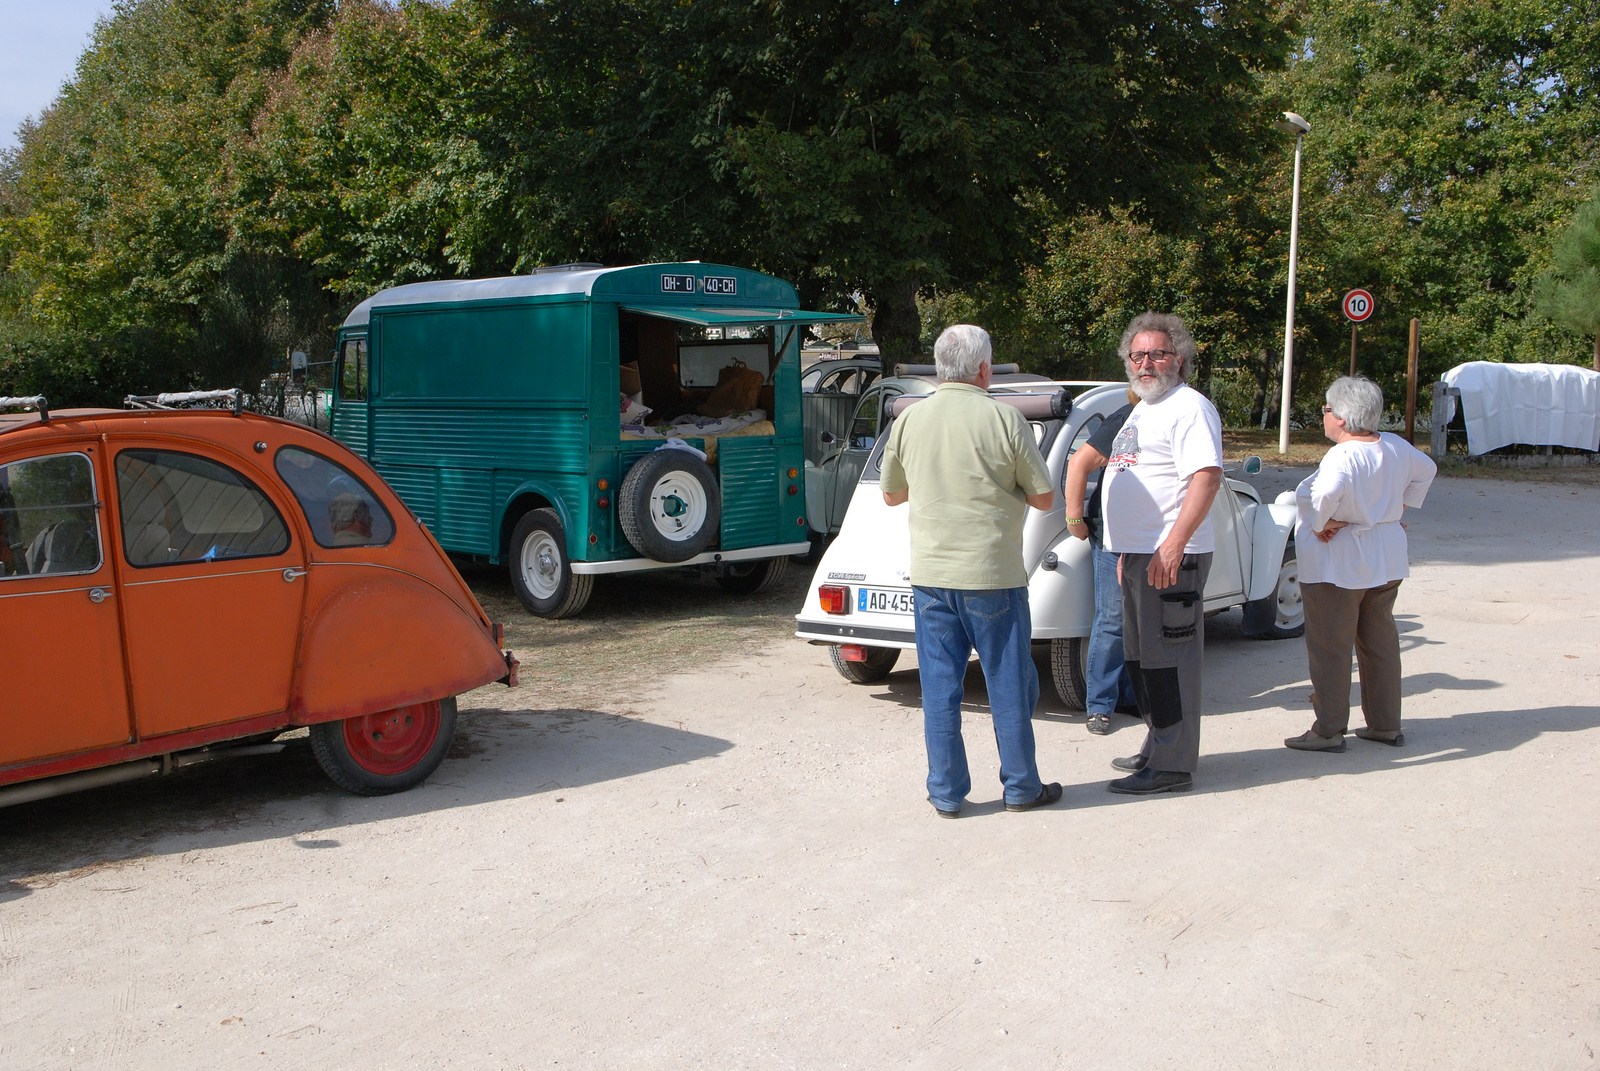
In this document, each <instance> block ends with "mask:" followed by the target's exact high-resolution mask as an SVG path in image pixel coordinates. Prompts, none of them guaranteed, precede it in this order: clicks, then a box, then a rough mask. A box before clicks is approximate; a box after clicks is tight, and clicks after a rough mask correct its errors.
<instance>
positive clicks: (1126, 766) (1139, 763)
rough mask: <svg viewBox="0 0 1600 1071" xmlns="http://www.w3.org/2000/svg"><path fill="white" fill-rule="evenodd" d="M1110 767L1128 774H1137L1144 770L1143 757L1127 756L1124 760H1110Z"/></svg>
mask: <svg viewBox="0 0 1600 1071" xmlns="http://www.w3.org/2000/svg"><path fill="white" fill-rule="evenodd" d="M1111 765H1112V766H1114V767H1116V768H1117V769H1119V770H1127V771H1128V772H1129V773H1138V772H1139V771H1140V770H1142V769H1144V756H1143V755H1129V756H1128V757H1127V758H1125V759H1112V760H1111Z"/></svg>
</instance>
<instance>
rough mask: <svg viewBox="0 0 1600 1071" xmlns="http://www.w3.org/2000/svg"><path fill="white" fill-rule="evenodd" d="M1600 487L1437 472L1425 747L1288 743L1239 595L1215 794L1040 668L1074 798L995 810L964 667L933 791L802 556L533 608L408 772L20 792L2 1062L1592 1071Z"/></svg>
mask: <svg viewBox="0 0 1600 1071" xmlns="http://www.w3.org/2000/svg"><path fill="white" fill-rule="evenodd" d="M1295 475H1296V474H1295V473H1293V472H1281V471H1280V472H1276V473H1274V472H1270V471H1269V473H1268V474H1267V475H1266V476H1265V477H1264V481H1263V486H1264V487H1267V488H1269V489H1276V487H1275V486H1273V481H1274V480H1278V481H1280V482H1281V483H1283V485H1285V486H1286V485H1287V484H1288V483H1291V482H1292V480H1293V477H1294V476H1295ZM1597 506H1600V489H1597V488H1595V487H1594V486H1592V485H1574V484H1562V483H1536V484H1532V483H1530V484H1523V483H1507V482H1503V481H1498V480H1485V479H1471V480H1465V479H1444V480H1441V481H1440V482H1439V483H1438V484H1437V485H1436V486H1435V490H1434V493H1433V497H1432V498H1431V499H1430V502H1429V505H1428V508H1427V509H1426V510H1424V511H1423V512H1422V513H1421V514H1420V515H1418V516H1417V518H1416V520H1415V523H1413V524H1412V526H1411V536H1412V543H1413V562H1414V575H1413V578H1412V579H1411V580H1410V581H1409V582H1408V583H1407V584H1406V586H1405V587H1404V589H1403V590H1402V594H1401V597H1400V604H1399V608H1398V612H1399V615H1400V618H1401V628H1402V642H1403V644H1404V651H1405V659H1406V675H1407V735H1408V737H1409V738H1410V743H1409V746H1407V747H1405V748H1402V749H1391V748H1387V747H1383V746H1380V745H1376V744H1369V743H1367V742H1365V741H1359V740H1352V741H1351V744H1350V749H1349V751H1348V752H1347V753H1345V754H1342V755H1326V754H1303V753H1298V752H1290V751H1288V750H1286V749H1285V748H1283V747H1282V746H1281V743H1280V742H1281V740H1282V738H1283V737H1285V736H1288V735H1292V734H1295V733H1299V732H1301V731H1302V730H1304V729H1305V728H1306V727H1307V726H1308V725H1309V724H1310V713H1309V708H1308V704H1307V697H1306V693H1307V691H1308V685H1307V682H1306V676H1305V663H1304V648H1303V645H1302V644H1301V643H1299V642H1298V641H1288V642H1283V643H1255V642H1250V641H1247V640H1244V639H1242V638H1241V637H1240V636H1239V633H1238V623H1237V615H1224V616H1222V617H1219V618H1217V619H1215V620H1213V621H1212V622H1211V625H1210V628H1209V630H1208V636H1207V643H1208V648H1207V657H1208V674H1207V710H1208V714H1209V716H1208V717H1207V719H1206V723H1205V735H1204V738H1203V740H1202V755H1203V758H1202V765H1201V770H1200V773H1199V774H1198V776H1197V778H1196V782H1197V784H1196V790H1195V791H1194V792H1193V793H1191V794H1189V795H1187V796H1174V797H1169V798H1152V799H1137V798H1124V797H1117V796H1113V795H1111V794H1109V793H1107V792H1106V791H1105V790H1104V783H1105V781H1106V780H1108V779H1109V778H1110V777H1112V776H1114V771H1112V770H1111V769H1110V767H1109V766H1108V762H1109V760H1110V759H1111V758H1112V757H1113V756H1116V755H1122V754H1127V753H1130V752H1132V751H1133V750H1135V749H1136V747H1137V742H1138V735H1137V734H1138V731H1139V730H1138V729H1136V728H1135V727H1134V726H1133V723H1132V722H1131V721H1130V720H1128V719H1119V720H1118V723H1117V724H1118V731H1117V732H1115V733H1114V734H1113V735H1111V736H1110V737H1108V738H1098V737H1091V736H1089V735H1088V734H1087V732H1086V731H1085V730H1084V726H1083V720H1082V717H1081V715H1074V716H1069V715H1067V714H1066V713H1065V712H1064V711H1063V710H1062V708H1061V706H1060V704H1059V702H1058V701H1057V700H1056V699H1055V697H1054V695H1053V693H1052V692H1051V691H1050V689H1049V688H1048V687H1046V689H1045V693H1046V699H1045V701H1044V702H1043V703H1042V705H1041V710H1040V713H1039V716H1038V724H1037V729H1038V739H1039V753H1040V762H1041V767H1042V771H1043V772H1044V774H1045V776H1046V777H1047V778H1050V779H1054V780H1060V781H1062V782H1063V783H1064V784H1065V785H1066V798H1065V800H1064V801H1063V804H1062V805H1060V806H1058V807H1056V808H1054V809H1051V810H1047V811H1039V812H1033V813H1029V814H1020V815H1019V814H1007V813H1005V812H1004V811H1003V809H1002V808H1001V807H1000V804H999V784H998V781H997V780H996V778H995V776H994V772H993V771H994V768H995V762H996V760H995V755H994V745H993V740H992V737H991V736H990V735H989V733H988V731H987V726H986V724H985V717H984V706H983V695H982V688H981V683H980V681H978V680H977V679H974V680H972V681H971V682H970V683H971V687H970V691H969V698H970V699H971V702H972V706H971V711H972V714H971V717H970V720H969V729H968V734H967V740H968V746H969V749H970V751H971V753H972V761H973V768H974V779H975V781H976V784H977V787H976V788H975V790H974V792H973V795H972V806H969V808H968V809H967V811H966V813H965V814H964V816H963V818H962V819H961V820H959V821H956V822H947V821H941V820H938V819H937V818H935V817H934V816H933V813H932V811H931V809H930V808H929V807H928V805H927V804H926V803H925V802H924V801H923V798H922V791H921V782H922V777H923V772H924V759H923V753H922V744H921V732H920V729H921V718H920V713H919V711H918V708H917V702H918V691H917V682H916V674H915V669H914V665H913V664H912V661H911V659H910V658H909V657H908V658H907V659H905V660H903V661H902V664H901V667H900V668H899V669H898V670H897V671H896V672H895V673H894V674H893V675H891V677H890V678H889V679H888V680H887V681H886V682H884V683H883V684H881V685H871V686H855V685H849V684H847V683H846V682H844V681H843V680H842V679H840V678H839V677H838V676H837V675H836V674H835V673H833V671H832V670H831V669H830V668H829V667H828V663H827V659H826V656H825V655H824V653H823V652H822V651H821V650H820V649H817V648H812V647H808V646H806V645H804V644H802V643H800V642H799V641H797V640H793V639H792V638H790V637H789V632H788V622H787V621H786V620H785V619H784V615H786V614H790V613H792V612H793V609H794V608H795V606H797V605H798V601H799V599H798V593H799V591H800V590H802V588H803V586H804V577H799V576H797V577H795V578H793V580H792V582H791V583H789V584H786V585H785V587H784V590H783V591H781V592H779V593H777V595H775V596H774V597H773V600H771V601H763V600H758V601H757V603H756V604H755V605H753V606H751V607H748V608H746V609H747V610H749V614H748V616H745V617H736V619H735V624H734V626H733V627H732V628H731V629H729V630H727V631H725V632H723V633H719V634H715V635H707V632H708V630H710V629H711V628H712V625H713V624H714V623H715V622H717V621H718V620H719V613H718V610H717V605H718V603H725V600H726V599H727V596H725V595H722V594H721V593H720V592H716V591H715V590H714V589H711V588H709V587H708V586H704V585H699V586H697V585H691V584H681V585H678V586H677V587H676V588H668V589H667V590H670V591H676V592H677V593H678V594H679V595H680V596H681V601H684V602H687V603H689V604H691V605H690V606H689V609H688V612H687V613H686V614H685V615H684V616H676V615H666V617H665V620H664V622H662V621H658V624H662V626H663V630H664V631H658V632H657V633H656V637H657V638H656V639H655V640H654V641H652V640H651V639H650V631H649V629H648V628H647V627H646V626H647V625H648V624H649V619H650V618H652V617H659V616H660V615H655V614H650V613H646V612H645V611H642V610H639V609H638V608H637V607H638V606H640V605H648V604H647V603H643V602H640V601H638V599H639V596H638V595H637V594H636V595H634V596H625V595H623V594H620V593H619V594H617V595H616V596H615V598H614V599H612V600H611V601H602V602H601V603H600V604H597V606H596V608H595V609H596V616H595V617H594V618H593V619H592V620H591V621H590V623H589V624H588V625H582V626H580V625H576V624H574V625H573V626H572V627H570V628H561V629H546V630H544V631H543V633H542V634H541V633H540V631H539V630H537V629H534V630H525V634H526V635H527V636H528V637H529V638H533V637H534V636H535V635H537V636H538V638H539V639H540V640H541V641H542V643H541V646H540V648H532V649H530V648H524V649H523V650H521V651H520V652H519V653H521V654H522V656H523V660H524V666H525V667H528V668H529V669H530V672H529V674H528V679H529V680H530V682H531V683H530V684H529V685H528V686H526V687H524V688H523V689H521V690H520V691H518V692H506V691H505V690H504V689H500V690H498V691H497V690H493V689H486V690H483V691H481V692H478V693H475V694H474V695H473V696H472V697H470V705H471V707H472V709H471V711H470V712H468V713H466V714H464V716H463V727H464V731H463V733H462V737H461V744H460V746H459V747H458V749H457V752H456V755H455V757H454V758H453V759H452V760H451V761H450V762H448V763H447V764H446V765H445V766H444V768H443V769H442V770H441V771H440V772H439V774H438V775H436V776H435V778H434V779H433V781H431V782H430V783H429V784H428V785H426V786H424V787H423V788H421V789H419V790H417V791H414V792H411V793H408V794H406V795H402V796H398V797H389V798H386V799H378V800H367V799H358V798H352V797H348V796H344V795H341V794H339V793H338V792H337V791H336V790H334V789H332V788H331V787H329V786H328V785H327V784H326V783H325V782H324V781H323V780H322V778H321V776H320V774H319V773H318V771H317V770H316V767H315V763H314V762H313V760H312V759H311V757H310V755H309V753H308V751H307V750H306V749H305V748H303V747H292V748H291V749H290V750H289V751H288V752H287V753H285V754H284V755H281V756H278V757H275V758H270V759H260V760H253V761H249V762H237V763H233V764H229V765H226V766H216V767H212V768H209V769H208V768H199V769H197V770H195V771H194V772H193V773H192V775H185V776H182V777H178V778H172V779H168V780H166V781H163V782H156V783H149V784H139V785H130V786H122V787H119V788H114V789H108V790H103V791H100V792H95V793H87V794H83V795H79V796H76V797H70V798H66V799H61V800H53V801H46V802H43V803H38V804H32V805H27V806H23V807H17V808H12V809H9V810H4V811H0V1063H3V1064H4V1065H5V1066H8V1067H16V1068H28V1069H53V1068H72V1069H81V1068H108V1069H119V1071H121V1069H139V1068H152V1069H154V1068H162V1069H167V1071H170V1069H173V1068H196V1069H198V1068H207V1069H209V1068H215V1067H239V1068H274V1069H276V1068H282V1067H290V1066H299V1067H315V1068H319V1069H342V1068H416V1067H460V1068H565V1069H572V1068H579V1069H588V1068H593V1069H609V1068H618V1067H634V1068H718V1069H737V1068H761V1069H766V1068H838V1067H860V1068H873V1069H876V1068H884V1067H912V1068H929V1069H945V1068H951V1069H953V1068H982V1069H994V1068H1018V1069H1023V1068H1027V1069H1033V1068H1046V1067H1047V1068H1094V1069H1105V1068H1110V1069H1116V1068H1140V1069H1150V1068H1162V1069H1165V1068H1173V1069H1178V1068H1183V1069H1194V1068H1227V1069H1276V1068H1287V1067H1295V1068H1338V1069H1341V1071H1342V1069H1350V1068H1385V1069H1389V1068H1407V1069H1412V1071H1417V1069H1431V1068H1437V1069H1446V1068H1449V1069H1460V1068H1482V1069H1486V1071H1487V1069H1494V1071H1502V1069H1504V1068H1535V1067H1537V1068H1563V1069H1573V1068H1586V1067H1595V1066H1597V1065H1600V1060H1597V1057H1596V1054H1595V1050H1596V1048H1597V1047H1600V870H1597V868H1600V863H1597V862H1596V860H1600V802H1597V794H1596V793H1595V792H1594V791H1593V790H1592V784H1591V783H1592V781H1593V779H1594V775H1595V774H1596V772H1597V767H1600V760H1597V754H1600V708H1597V703H1600V653H1597V652H1600V608H1597V597H1600V544H1597V543H1596V537H1595V535H1594V528H1595V525H1594V519H1595V517H1596V516H1600V509H1597ZM801 572H804V570H801ZM484 584H485V586H486V587H488V588H491V589H492V584H491V583H490V582H489V581H488V580H487V579H486V580H485V581H484ZM695 592H703V593H702V594H695ZM659 593H660V592H659V591H657V592H656V593H655V594H659ZM488 595H489V597H491V598H493V597H495V596H494V592H493V591H492V590H490V591H489V593H488ZM702 599H703V602H699V601H697V600H702ZM726 609H727V607H726V605H724V606H723V610H726ZM686 619H687V621H688V623H684V622H685V620H686ZM613 643H615V644H624V645H626V644H632V645H633V649H632V653H631V654H628V655H626V656H623V657H619V656H617V655H616V654H615V653H614V652H612V651H611V649H610V648H611V646H612V644H613ZM586 664H587V665H591V666H594V667H597V668H596V670H595V672H592V673H589V674H584V673H583V672H582V667H583V666H584V665H586ZM541 682H542V683H541Z"/></svg>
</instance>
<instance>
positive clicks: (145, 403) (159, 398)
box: [122, 387, 244, 416]
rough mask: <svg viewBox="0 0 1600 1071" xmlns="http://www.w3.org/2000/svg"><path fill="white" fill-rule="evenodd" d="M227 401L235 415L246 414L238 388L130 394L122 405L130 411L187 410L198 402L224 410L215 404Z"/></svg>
mask: <svg viewBox="0 0 1600 1071" xmlns="http://www.w3.org/2000/svg"><path fill="white" fill-rule="evenodd" d="M221 401H226V402H228V403H229V404H230V408H232V409H233V415H234V416H238V415H240V414H241V413H243V412H244V391H242V390H240V389H239V388H237V387H232V388H230V389H228V390H190V391H179V392H176V393H171V394H130V395H128V396H127V397H126V398H124V399H122V404H123V405H125V406H127V407H128V408H129V409H186V408H188V407H189V406H191V405H193V404H195V403H197V402H206V403H212V404H208V405H207V406H206V408H209V409H219V408H222V407H221V406H218V405H216V404H214V403H216V402H221Z"/></svg>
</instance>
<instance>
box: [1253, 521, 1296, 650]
mask: <svg viewBox="0 0 1600 1071" xmlns="http://www.w3.org/2000/svg"><path fill="white" fill-rule="evenodd" d="M1240 631H1242V632H1243V633H1244V634H1245V636H1246V637H1248V638H1249V639H1252V640H1290V639H1293V638H1294V637H1296V636H1302V635H1304V634H1305V631H1306V607H1305V603H1304V602H1302V601H1301V597H1300V566H1299V563H1297V562H1296V561H1295V557H1294V540H1292V539H1291V540H1290V541H1289V545H1288V546H1287V547H1284V548H1283V564H1282V565H1281V566H1279V567H1278V582H1277V583H1276V584H1274V585H1273V586H1272V593H1271V594H1270V595H1268V596H1267V597H1266V598H1264V599H1257V600H1255V601H1254V602H1247V603H1245V604H1244V623H1243V625H1242V627H1241V629H1240Z"/></svg>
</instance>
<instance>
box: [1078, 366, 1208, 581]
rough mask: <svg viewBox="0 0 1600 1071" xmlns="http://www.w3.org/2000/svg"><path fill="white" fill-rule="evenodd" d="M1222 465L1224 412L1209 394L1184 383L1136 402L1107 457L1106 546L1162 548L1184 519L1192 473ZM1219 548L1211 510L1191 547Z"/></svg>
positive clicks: (1195, 550)
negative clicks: (1181, 513) (1181, 512)
mask: <svg viewBox="0 0 1600 1071" xmlns="http://www.w3.org/2000/svg"><path fill="white" fill-rule="evenodd" d="M1221 467H1222V418H1221V417H1219V416H1218V415H1217V408H1216V406H1214V405H1212V404H1211V400H1210V399H1209V398H1207V397H1206V396H1205V395H1203V394H1201V393H1200V392H1199V391H1197V390H1195V389H1194V388H1193V387H1191V386H1189V385H1188V384H1187V383H1180V384H1179V385H1178V386H1176V387H1174V388H1173V389H1172V390H1171V391H1169V392H1167V393H1166V394H1165V395H1163V396H1162V397H1161V398H1159V399H1158V400H1156V401H1154V402H1150V401H1142V402H1140V403H1139V404H1138V405H1136V406H1134V407H1133V412H1131V413H1129V414H1128V419H1127V421H1126V422H1125V423H1124V424H1123V425H1122V430H1121V431H1120V432H1118V433H1117V438H1116V441H1115V442H1114V443H1113V444H1112V446H1111V454H1110V456H1109V457H1108V458H1107V460H1106V474H1105V477H1104V479H1105V490H1104V491H1102V492H1101V496H1102V497H1101V505H1100V510H1101V513H1102V515H1103V518H1104V520H1103V524H1104V525H1105V546H1106V549H1107V550H1111V551H1115V552H1117V553H1118V554H1153V553H1155V550H1156V548H1157V547H1159V546H1160V545H1161V541H1162V540H1163V539H1165V538H1166V537H1167V533H1168V532H1170V531H1172V526H1173V524H1175V523H1176V522H1177V519H1178V511H1179V510H1180V509H1182V507H1183V496H1184V494H1185V492H1187V491H1188V489H1189V480H1190V478H1191V477H1193V476H1194V474H1195V473H1197V472H1199V471H1200V470H1201V469H1212V468H1221ZM1215 549H1216V541H1215V537H1214V536H1213V535H1212V532H1211V514H1210V512H1209V511H1207V513H1206V517H1205V519H1204V520H1203V521H1201V522H1200V526H1199V527H1198V528H1196V529H1195V530H1194V535H1193V536H1191V537H1190V538H1189V542H1188V544H1187V545H1186V546H1185V547H1184V552H1185V553H1187V554H1207V553H1210V552H1211V551H1213V550H1215Z"/></svg>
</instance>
